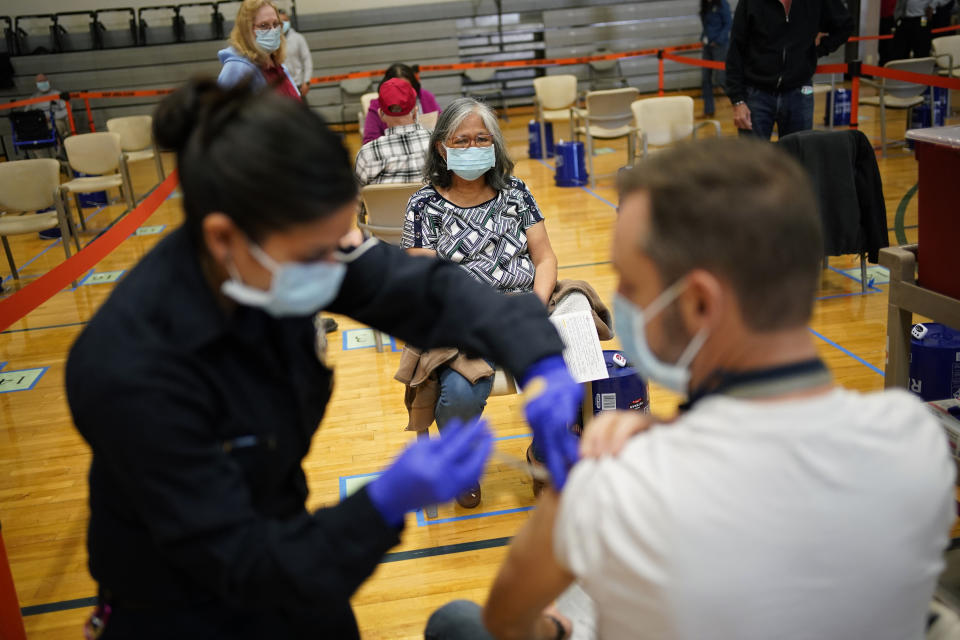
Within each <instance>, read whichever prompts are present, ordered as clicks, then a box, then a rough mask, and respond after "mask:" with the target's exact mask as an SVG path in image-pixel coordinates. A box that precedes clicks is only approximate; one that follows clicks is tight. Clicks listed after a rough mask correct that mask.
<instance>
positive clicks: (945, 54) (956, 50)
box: [933, 35, 960, 78]
mask: <svg viewBox="0 0 960 640" xmlns="http://www.w3.org/2000/svg"><path fill="white" fill-rule="evenodd" d="M933 57H934V58H936V59H937V73H939V74H940V75H942V76H953V77H954V78H960V35H958V36H941V37H939V38H934V39H933Z"/></svg>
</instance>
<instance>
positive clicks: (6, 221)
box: [0, 158, 80, 286]
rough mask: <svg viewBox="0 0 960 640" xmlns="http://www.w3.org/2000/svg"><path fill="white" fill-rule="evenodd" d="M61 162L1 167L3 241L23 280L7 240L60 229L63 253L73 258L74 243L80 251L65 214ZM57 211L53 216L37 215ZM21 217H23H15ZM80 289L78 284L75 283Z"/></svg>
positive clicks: (13, 271)
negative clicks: (61, 185) (72, 247)
mask: <svg viewBox="0 0 960 640" xmlns="http://www.w3.org/2000/svg"><path fill="white" fill-rule="evenodd" d="M59 187H60V162H59V161H58V160H55V159H53V158H38V159H35V160H15V161H13V162H3V163H0V210H2V211H3V213H2V214H0V239H2V241H3V250H4V252H5V253H6V254H7V263H8V264H9V265H10V274H11V275H12V276H13V278H14V280H19V279H20V273H19V271H17V265H16V263H15V262H14V260H13V252H12V251H11V250H10V243H9V242H8V241H7V236H13V235H20V234H27V233H37V232H39V231H45V230H47V229H53V228H54V227H58V226H59V227H60V236H61V238H62V242H61V244H63V252H64V254H66V257H67V258H69V257H70V240H71V237H72V238H73V242H74V243H75V244H76V246H77V249H78V250H79V249H80V244H79V240H78V239H77V236H76V234H75V233H72V232H71V225H70V221H69V220H68V219H67V216H66V215H64V212H63V203H62V202H61V200H60V197H59V193H60V191H59ZM50 207H55V208H56V211H51V212H49V213H34V212H36V211H43V210H44V209H49V208H50ZM14 214H20V215H14ZM73 284H74V286H76V284H77V283H76V281H74V283H73Z"/></svg>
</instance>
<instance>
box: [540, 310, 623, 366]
mask: <svg viewBox="0 0 960 640" xmlns="http://www.w3.org/2000/svg"><path fill="white" fill-rule="evenodd" d="M550 320H551V322H553V324H554V326H555V327H556V328H557V332H558V333H559V334H560V338H561V339H563V344H564V345H565V348H564V350H563V359H564V360H565V361H566V363H567V367H568V368H569V369H570V375H572V376H573V379H574V380H576V381H577V382H589V381H590V380H602V379H604V378H607V377H609V375H608V374H607V365H606V363H605V362H604V361H603V349H601V348H600V339H599V338H598V337H597V327H596V325H595V324H594V322H593V314H591V313H590V312H589V311H575V312H572V313H554V314H553V315H552V316H550Z"/></svg>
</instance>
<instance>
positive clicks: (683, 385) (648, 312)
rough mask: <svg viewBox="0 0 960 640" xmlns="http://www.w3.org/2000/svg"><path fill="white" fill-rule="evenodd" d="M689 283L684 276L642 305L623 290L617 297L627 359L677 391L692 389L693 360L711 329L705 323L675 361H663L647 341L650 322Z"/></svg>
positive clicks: (648, 376) (618, 327)
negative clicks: (633, 300) (691, 369)
mask: <svg viewBox="0 0 960 640" xmlns="http://www.w3.org/2000/svg"><path fill="white" fill-rule="evenodd" d="M686 286H687V280H686V279H685V278H681V279H680V280H678V281H676V282H674V283H673V284H672V285H670V286H669V287H667V288H666V289H664V291H663V293H661V294H660V295H659V296H657V298H656V299H655V300H654V301H653V302H651V303H650V304H648V305H647V308H646V309H641V308H640V307H638V306H637V305H635V304H633V303H632V302H630V301H629V300H627V299H626V298H625V297H623V296H622V295H620V294H619V293H618V294H616V295H615V297H614V300H613V315H614V322H615V323H616V330H617V336H618V337H619V338H620V344H621V345H623V351H624V353H626V356H627V360H628V361H629V363H630V364H631V365H632V366H633V368H634V369H636V370H637V373H638V374H640V376H641V377H643V378H646V379H648V380H652V381H653V382H656V383H657V384H659V385H661V386H664V387H666V388H667V389H670V390H671V391H673V392H675V393H680V394H687V393H689V385H690V364H691V363H692V362H693V359H694V358H696V357H697V354H698V353H699V352H700V349H701V348H702V347H703V344H704V343H705V342H706V341H707V337H708V335H709V333H710V332H709V330H708V329H707V328H706V327H704V328H702V329H700V331H698V332H697V334H696V335H695V336H693V339H692V340H690V343H689V344H688V345H687V347H686V348H685V349H684V350H683V353H681V354H680V357H679V358H678V359H677V361H676V362H675V363H673V364H670V363H666V362H663V361H661V360H660V359H658V358H657V356H655V355H654V354H653V351H651V349H650V345H649V344H648V343H647V332H646V325H647V324H648V323H649V322H650V320H651V319H652V318H654V317H655V316H656V315H657V314H658V313H660V312H661V311H663V310H664V309H666V308H667V307H668V306H670V304H671V303H672V302H673V301H674V300H676V299H677V296H679V295H680V294H681V293H683V290H684V289H685V288H686Z"/></svg>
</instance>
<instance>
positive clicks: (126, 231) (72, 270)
mask: <svg viewBox="0 0 960 640" xmlns="http://www.w3.org/2000/svg"><path fill="white" fill-rule="evenodd" d="M958 29H960V25H955V26H951V27H945V28H942V29H934V30H933V32H934V33H943V32H947V31H956V30H958ZM887 37H888V36H859V37H854V38H850V41H858V40H868V39H877V40H882V39H885V38H887ZM702 48H703V45H702V44H700V43H693V44H686V45H680V46H676V47H665V48H661V49H638V50H635V51H623V52H617V53H605V54H598V55H594V56H578V57H570V58H550V59H526V60H501V61H496V62H460V63H451V64H433V65H421V66H420V71H421V72H437V71H461V70H466V69H478V68H503V69H513V68H524V67H550V66H564V65H574V64H588V63H590V62H596V61H604V60H621V59H624V58H636V57H641V56H652V55H655V56H657V58H658V90H659V93H660V95H663V92H664V61H666V60H669V61H670V62H674V63H678V64H685V65H689V66H694V67H701V68H706V69H724V68H726V64H725V63H723V62H722V61H719V60H701V59H699V58H692V57H689V56H683V55H677V54H679V53H683V52H690V51H697V50H699V49H702ZM385 71H386V70H385V69H374V70H369V71H357V72H352V73H343V74H338V75H330V76H320V77H316V78H311V79H310V84H312V85H322V84H333V83H336V82H340V81H343V80H351V79H354V78H372V77H377V76H381V75H383V74H384V73H385ZM816 72H817V73H849V74H850V75H851V76H852V82H851V94H852V95H851V113H850V127H851V128H856V127H857V112H858V99H859V95H860V76H861V75H870V76H873V77H878V78H889V79H891V80H901V81H903V82H912V83H915V84H922V85H927V86H931V87H941V88H944V89H952V90H955V91H960V78H952V77H944V76H935V75H926V74H922V73H914V72H911V71H897V70H892V69H886V68H884V67H876V66H872V65H865V64H861V63H859V62H852V63H840V64H825V65H820V66H818V67H817V69H816ZM173 91H175V89H172V88H170V89H146V90H132V91H73V92H70V93H68V94H65V97H66V98H67V99H66V103H67V115H68V118H69V122H70V130H71V131H72V132H73V133H76V132H77V129H76V123H75V121H74V118H73V108H72V104H71V102H72V101H73V100H83V102H84V106H85V108H86V111H87V120H88V123H89V125H90V129H91V131H95V130H96V129H95V127H94V123H93V118H92V114H91V111H90V100H98V99H109V98H148V97H157V96H164V95H167V94H169V93H173ZM61 96H64V94H60V95H51V96H40V97H37V98H27V99H24V100H17V101H13V102H6V103H0V111H3V110H5V109H16V108H20V107H26V106H30V105H34V104H41V103H45V102H51V101H53V100H59V99H61ZM176 184H177V174H176V172H173V173H171V174H170V175H169V176H168V177H167V178H166V179H165V180H164V181H163V182H161V183H160V184H159V185H158V186H157V187H156V188H155V189H154V190H153V192H152V193H151V194H150V195H149V196H148V197H147V198H146V199H145V200H144V201H143V202H142V203H140V205H139V206H138V207H136V208H135V209H134V210H133V211H132V212H130V213H129V214H128V215H127V216H126V217H124V218H123V219H121V220H120V221H119V222H117V223H116V224H115V225H114V226H113V227H111V228H110V229H109V230H108V231H106V232H105V233H104V234H103V235H102V236H100V237H99V238H97V239H96V240H95V241H94V242H93V243H91V244H90V245H89V246H87V247H86V248H84V249H83V250H82V251H80V252H79V253H77V254H76V255H74V256H73V257H71V258H70V259H68V260H66V261H65V262H63V263H61V264H60V265H59V266H57V267H55V268H54V269H53V270H52V271H50V272H48V273H47V274H45V275H43V276H41V277H40V278H39V279H37V280H36V281H35V282H33V283H31V284H30V285H28V286H26V287H24V288H23V289H21V290H20V291H19V292H17V293H15V294H13V295H12V296H10V297H9V298H6V299H4V300H0V331H2V330H3V329H6V328H7V327H9V326H10V325H11V324H13V323H14V322H16V321H17V320H19V319H20V318H22V317H23V316H25V315H26V314H28V313H29V312H30V311H32V310H33V309H35V308H37V307H38V306H40V305H41V304H43V302H45V301H46V300H47V299H49V298H50V297H52V296H53V295H54V294H56V293H57V292H58V291H61V290H62V289H64V288H65V287H66V286H67V285H68V284H69V283H70V282H72V281H73V280H74V279H76V278H77V277H78V276H80V275H81V274H83V273H84V272H86V271H88V270H89V269H91V268H92V267H93V266H94V265H96V264H97V263H98V262H99V261H100V260H102V259H103V258H104V257H105V256H106V255H107V254H109V253H110V252H111V251H113V250H114V249H115V248H116V247H117V246H118V245H119V244H120V243H121V242H122V241H123V240H124V239H125V238H127V237H128V236H129V235H130V234H132V233H133V232H134V231H135V230H136V228H137V227H138V226H140V224H141V223H142V222H143V221H144V220H146V219H147V218H148V217H149V216H150V215H151V214H152V213H153V212H154V211H155V210H156V209H157V207H159V206H160V204H161V203H162V202H163V200H164V199H165V198H166V197H167V195H169V194H170V192H171V191H173V189H174V187H175V186H176Z"/></svg>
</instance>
